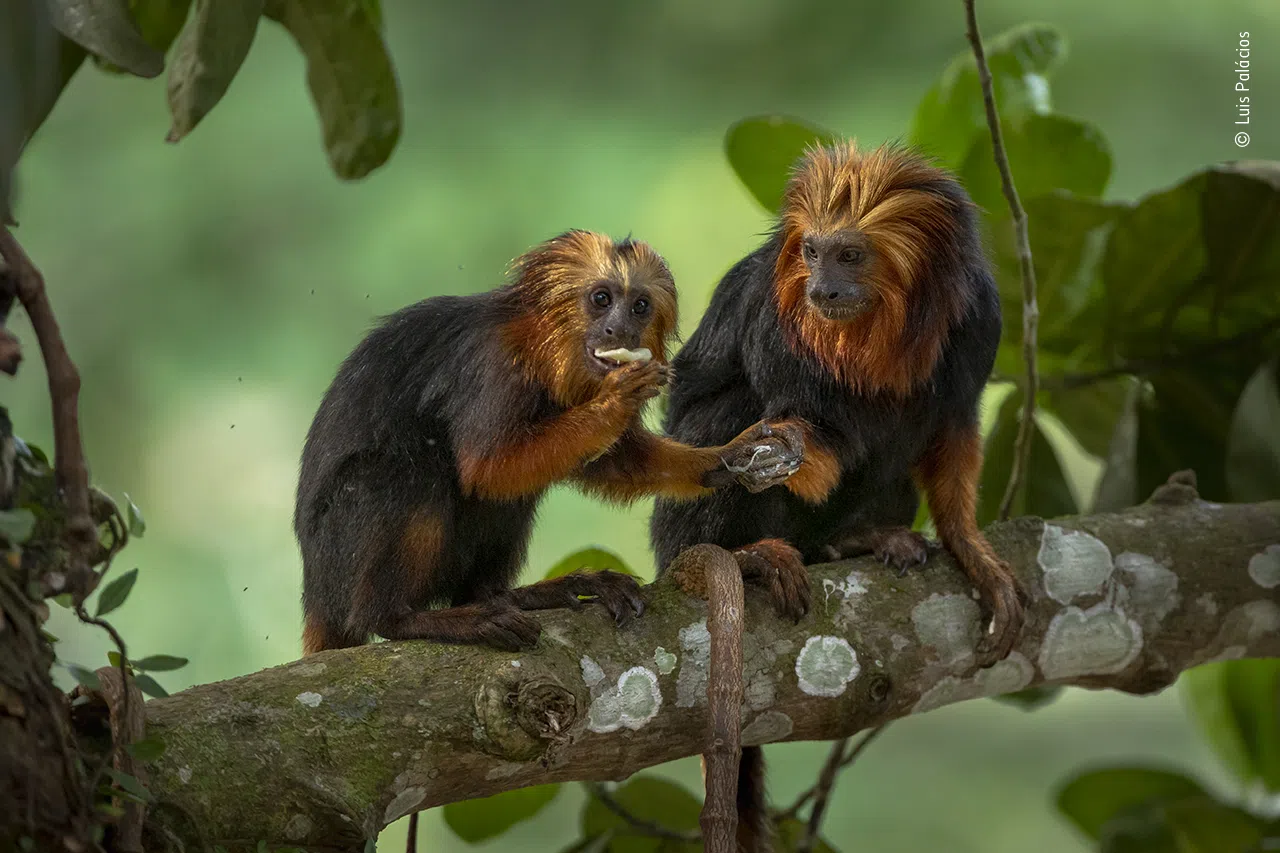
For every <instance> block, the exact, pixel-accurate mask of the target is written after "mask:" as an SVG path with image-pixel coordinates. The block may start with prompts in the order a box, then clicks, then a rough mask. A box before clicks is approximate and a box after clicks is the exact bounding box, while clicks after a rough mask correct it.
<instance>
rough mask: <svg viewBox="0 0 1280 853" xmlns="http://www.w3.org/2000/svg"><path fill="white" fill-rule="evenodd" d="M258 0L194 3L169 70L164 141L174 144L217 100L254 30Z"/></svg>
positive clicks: (258, 14) (245, 53)
mask: <svg viewBox="0 0 1280 853" xmlns="http://www.w3.org/2000/svg"><path fill="white" fill-rule="evenodd" d="M262 3H263V0H195V4H196V10H195V14H193V15H192V16H191V19H190V20H189V21H187V24H186V26H184V27H183V28H182V34H181V35H180V36H179V37H178V44H177V45H176V46H175V47H174V50H173V62H172V63H171V64H170V66H169V112H170V113H172V114H173V126H172V127H171V128H170V130H169V136H168V141H169V142H177V141H178V140H179V139H182V137H184V136H186V135H187V134H188V133H190V132H191V131H192V130H194V129H195V126H196V125H197V124H199V123H200V120H201V119H203V118H204V117H205V116H206V115H208V114H209V111H210V110H212V109H213V108H214V107H215V106H216V105H217V103H218V101H220V100H222V96H223V95H224V94H226V92H227V87H228V86H230V85H231V80H232V79H233V78H234V77H235V76H236V72H238V71H239V70H240V65H241V64H242V63H243V62H244V60H245V57H246V56H248V55H249V48H250V47H252V46H253V37H254V35H256V34H257V32H258V20H259V19H260V18H261V17H262Z"/></svg>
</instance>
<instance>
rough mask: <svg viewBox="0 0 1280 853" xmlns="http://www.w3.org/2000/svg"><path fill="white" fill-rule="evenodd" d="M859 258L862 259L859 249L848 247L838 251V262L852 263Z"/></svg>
mask: <svg viewBox="0 0 1280 853" xmlns="http://www.w3.org/2000/svg"><path fill="white" fill-rule="evenodd" d="M860 260H862V250H861V249H855V248H853V247H849V248H847V249H843V250H841V252H840V263H842V264H853V263H857V262H858V261H860Z"/></svg>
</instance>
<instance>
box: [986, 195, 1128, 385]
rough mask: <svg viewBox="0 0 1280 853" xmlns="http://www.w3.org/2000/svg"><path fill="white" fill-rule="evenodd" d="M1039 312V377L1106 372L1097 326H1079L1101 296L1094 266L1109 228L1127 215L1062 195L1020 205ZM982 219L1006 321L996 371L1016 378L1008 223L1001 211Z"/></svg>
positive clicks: (1016, 273)
mask: <svg viewBox="0 0 1280 853" xmlns="http://www.w3.org/2000/svg"><path fill="white" fill-rule="evenodd" d="M1023 207H1024V208H1025V209H1026V212H1027V218H1028V236H1029V237H1030V240H1031V256H1032V260H1033V262H1034V263H1035V271H1036V302H1037V304H1038V306H1039V308H1040V326H1039V333H1038V336H1037V342H1038V344H1039V349H1040V351H1041V353H1042V354H1043V355H1044V356H1045V357H1046V362H1047V364H1046V365H1045V366H1044V367H1042V368H1041V372H1042V373H1043V374H1045V375H1049V373H1050V371H1048V370H1046V369H1045V368H1046V367H1052V372H1053V373H1061V372H1079V371H1086V370H1092V369H1098V368H1099V367H1102V366H1104V365H1105V363H1106V362H1105V361H1104V360H1102V356H1103V337H1102V329H1101V327H1100V324H1098V323H1094V322H1085V321H1084V319H1083V315H1084V314H1085V312H1086V311H1088V310H1097V309H1096V308H1094V306H1095V304H1096V303H1097V302H1098V301H1099V297H1100V294H1101V291H1102V286H1101V278H1100V275H1099V267H1100V264H1101V260H1102V255H1103V252H1104V251H1105V248H1106V240H1107V235H1108V234H1110V232H1111V226H1112V223H1113V222H1114V221H1115V219H1116V217H1117V216H1119V215H1120V213H1121V212H1122V211H1123V210H1125V209H1126V206H1125V205H1124V204H1123V203H1115V202H1103V201H1099V200H1097V199H1093V198H1084V197H1081V196H1076V195H1072V194H1071V193H1068V192H1053V193H1049V194H1047V195H1041V196H1035V197H1032V198H1028V199H1026V200H1024V202H1023ZM997 214H998V215H996V216H994V217H990V218H988V219H987V220H985V225H986V230H987V234H988V243H989V245H990V253H991V259H992V262H993V266H994V269H995V274H996V281H997V283H998V284H999V287H1000V301H1001V308H1002V311H1003V314H1004V325H1005V328H1004V334H1003V336H1002V338H1001V359H1000V360H1001V361H1002V362H1004V363H1003V364H1002V365H1001V367H1000V369H1001V370H1002V371H1003V372H1019V371H1020V370H1021V367H1020V364H1019V363H1020V361H1021V358H1022V354H1021V346H1022V323H1021V322H1020V318H1021V316H1022V274H1021V270H1020V267H1019V263H1018V256H1017V248H1016V246H1015V245H1014V239H1013V221H1012V219H1011V218H1010V217H1009V215H1008V213H1007V212H1006V211H1005V210H1004V209H1003V208H1001V209H999V210H998V211H997Z"/></svg>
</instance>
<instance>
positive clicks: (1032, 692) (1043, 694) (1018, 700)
mask: <svg viewBox="0 0 1280 853" xmlns="http://www.w3.org/2000/svg"><path fill="white" fill-rule="evenodd" d="M1064 689H1066V688H1064V687H1063V686H1062V685H1061V684H1041V685H1039V686H1036V687H1028V688H1027V689H1026V690H1019V691H1017V692H1016V693H1005V694H1002V695H1000V696H993V697H991V698H992V699H994V700H995V701H997V702H1002V703H1004V704H1006V705H1012V706H1013V707H1015V708H1017V709H1019V710H1021V711H1034V710H1036V709H1037V708H1043V707H1044V706H1045V705H1048V704H1050V703H1052V702H1053V701H1054V700H1056V699H1057V698H1058V697H1059V696H1061V695H1062V691H1063V690H1064Z"/></svg>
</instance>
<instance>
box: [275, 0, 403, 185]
mask: <svg viewBox="0 0 1280 853" xmlns="http://www.w3.org/2000/svg"><path fill="white" fill-rule="evenodd" d="M267 16H268V17H269V18H271V19H273V20H275V21H279V22H280V23H281V24H282V25H283V26H284V27H285V29H287V30H288V31H289V33H290V34H291V35H292V36H293V37H294V39H295V40H296V41H297V43H298V48H299V49H300V50H301V51H302V53H303V55H304V56H305V57H306V59H307V85H308V86H309V87H310V89H311V97H312V100H314V101H315V105H316V109H317V111H318V112H319V113H320V121H321V125H322V127H323V134H324V147H325V151H326V152H327V153H328V155H329V163H330V165H331V166H332V167H333V171H334V172H335V173H336V174H337V175H338V177H339V178H342V179H343V180H355V179H358V178H363V177H364V176H365V175H367V174H369V173H370V172H372V171H373V170H374V169H376V168H378V167H379V166H381V165H382V164H383V163H385V162H386V161H387V158H388V157H390V156H391V152H392V151H393V150H395V147H396V143H397V142H398V141H399V139H400V122H401V118H400V89H399V86H398V84H397V82H396V76H395V71H394V70H393V69H392V67H391V58H390V56H388V55H387V49H386V46H385V45H384V44H383V41H382V35H381V34H380V33H379V31H378V26H377V24H376V22H375V20H374V19H373V18H372V17H371V16H370V15H369V10H368V9H367V8H366V7H365V6H364V5H362V4H352V3H350V2H348V0H269V2H268V3H267Z"/></svg>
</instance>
